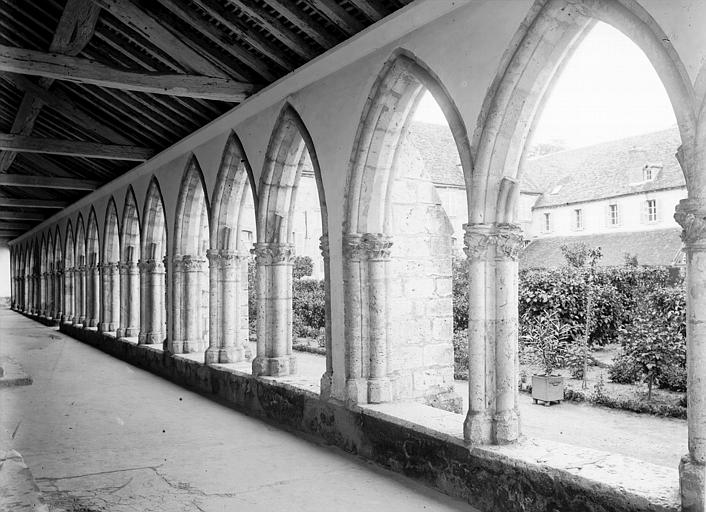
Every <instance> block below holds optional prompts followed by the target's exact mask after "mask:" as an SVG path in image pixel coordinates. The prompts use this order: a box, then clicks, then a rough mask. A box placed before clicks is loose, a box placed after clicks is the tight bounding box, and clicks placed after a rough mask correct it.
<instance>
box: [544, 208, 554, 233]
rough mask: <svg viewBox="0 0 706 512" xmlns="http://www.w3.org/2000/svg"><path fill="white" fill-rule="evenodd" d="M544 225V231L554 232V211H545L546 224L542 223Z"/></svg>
mask: <svg viewBox="0 0 706 512" xmlns="http://www.w3.org/2000/svg"><path fill="white" fill-rule="evenodd" d="M542 227H543V228H544V229H543V231H544V232H545V233H551V232H552V213H551V212H545V213H544V224H543V225H542Z"/></svg>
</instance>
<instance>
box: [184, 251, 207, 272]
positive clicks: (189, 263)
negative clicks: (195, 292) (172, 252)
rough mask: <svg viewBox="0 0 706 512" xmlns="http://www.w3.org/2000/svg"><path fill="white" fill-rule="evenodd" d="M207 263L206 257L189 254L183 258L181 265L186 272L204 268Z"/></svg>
mask: <svg viewBox="0 0 706 512" xmlns="http://www.w3.org/2000/svg"><path fill="white" fill-rule="evenodd" d="M205 263H206V259H205V258H201V257H199V256H190V255H187V256H183V257H182V258H181V265H182V269H183V270H184V272H199V271H201V270H203V267H204V264H205Z"/></svg>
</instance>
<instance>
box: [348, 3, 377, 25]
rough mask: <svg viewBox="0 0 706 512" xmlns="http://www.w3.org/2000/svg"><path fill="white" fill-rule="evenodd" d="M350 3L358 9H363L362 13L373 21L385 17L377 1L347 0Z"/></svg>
mask: <svg viewBox="0 0 706 512" xmlns="http://www.w3.org/2000/svg"><path fill="white" fill-rule="evenodd" d="M348 1H349V2H350V3H352V4H353V5H354V6H355V7H356V8H357V9H358V10H360V11H363V13H364V14H365V15H366V16H367V17H368V18H370V20H371V21H372V22H373V23H375V22H377V21H380V20H381V19H383V18H384V17H385V11H384V10H383V9H382V8H380V6H379V5H378V4H377V2H372V1H371V0H348Z"/></svg>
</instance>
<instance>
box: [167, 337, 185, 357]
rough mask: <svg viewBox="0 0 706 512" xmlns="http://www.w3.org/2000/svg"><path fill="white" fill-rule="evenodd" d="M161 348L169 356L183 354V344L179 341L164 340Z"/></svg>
mask: <svg viewBox="0 0 706 512" xmlns="http://www.w3.org/2000/svg"><path fill="white" fill-rule="evenodd" d="M162 346H163V348H164V351H165V352H169V353H170V354H182V353H183V352H184V342H183V341H181V340H164V344H163V345H162Z"/></svg>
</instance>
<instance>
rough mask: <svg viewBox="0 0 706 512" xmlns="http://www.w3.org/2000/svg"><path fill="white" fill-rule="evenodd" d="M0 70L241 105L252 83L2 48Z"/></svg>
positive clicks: (251, 90) (251, 88)
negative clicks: (123, 67) (126, 68)
mask: <svg viewBox="0 0 706 512" xmlns="http://www.w3.org/2000/svg"><path fill="white" fill-rule="evenodd" d="M0 71H9V72H11V73H20V74H25V75H35V76H42V77H48V78H53V79H57V80H67V81H70V82H78V83H85V84H91V85H97V86H99V87H107V88H109V89H122V90H129V91H140V92H147V93H152V94H166V95H171V96H183V97H188V98H204V99H209V100H219V101H227V102H231V103H240V102H242V101H243V100H244V99H245V98H246V97H247V96H248V95H249V94H250V93H251V92H253V91H254V90H255V87H254V85H253V84H247V83H243V82H236V81H235V80H230V79H227V78H217V77H211V76H196V75H176V74H159V73H139V72H135V71H124V70H121V69H115V68H111V67H109V66H105V65H103V64H101V63H99V62H96V61H94V60H91V59H81V58H78V57H69V56H66V55H59V54H56V53H44V52H38V51H34V50H25V49H22V48H13V47H11V46H4V45H0Z"/></svg>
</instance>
